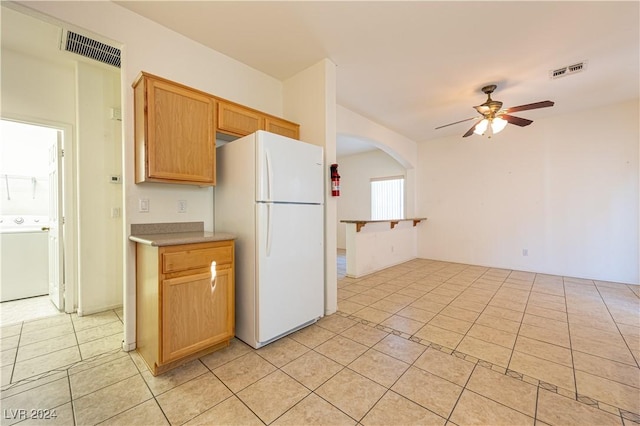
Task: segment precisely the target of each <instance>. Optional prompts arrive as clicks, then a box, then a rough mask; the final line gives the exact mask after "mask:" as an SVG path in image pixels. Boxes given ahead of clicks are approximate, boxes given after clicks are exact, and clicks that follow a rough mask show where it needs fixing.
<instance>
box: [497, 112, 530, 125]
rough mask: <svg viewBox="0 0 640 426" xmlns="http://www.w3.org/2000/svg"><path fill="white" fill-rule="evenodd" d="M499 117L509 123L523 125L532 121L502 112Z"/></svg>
mask: <svg viewBox="0 0 640 426" xmlns="http://www.w3.org/2000/svg"><path fill="white" fill-rule="evenodd" d="M500 118H504V119H505V120H507V121H508V122H509V123H511V124H515V125H516V126H520V127H524V126H528V125H529V124H531V123H533V120H528V119H526V118H520V117H514V116H513V115H507V114H502V115H501V116H500Z"/></svg>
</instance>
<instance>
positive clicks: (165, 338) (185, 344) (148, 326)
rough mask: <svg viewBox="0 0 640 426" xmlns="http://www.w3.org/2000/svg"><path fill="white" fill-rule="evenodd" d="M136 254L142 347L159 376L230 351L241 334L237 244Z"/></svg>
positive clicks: (139, 344)
mask: <svg viewBox="0 0 640 426" xmlns="http://www.w3.org/2000/svg"><path fill="white" fill-rule="evenodd" d="M136 254H137V283H136V284H137V303H136V304H137V321H136V325H137V333H136V334H137V336H136V343H137V345H136V346H137V350H138V353H140V355H141V356H142V358H143V359H144V360H145V362H146V363H147V366H148V367H149V369H150V370H151V372H152V373H153V374H154V375H156V374H160V373H162V372H164V371H166V370H169V369H171V368H174V367H176V366H178V365H181V364H183V363H185V362H187V361H189V360H191V359H194V358H197V357H200V356H202V355H204V354H206V353H209V352H212V351H214V350H217V349H221V348H223V347H226V346H228V345H229V341H230V340H231V338H233V336H234V334H235V322H234V319H235V312H234V306H235V297H234V296H235V286H234V241H233V240H230V241H216V242H211V243H198V244H183V245H175V246H166V247H154V246H148V245H144V244H138V245H137V251H136ZM213 262H215V263H213Z"/></svg>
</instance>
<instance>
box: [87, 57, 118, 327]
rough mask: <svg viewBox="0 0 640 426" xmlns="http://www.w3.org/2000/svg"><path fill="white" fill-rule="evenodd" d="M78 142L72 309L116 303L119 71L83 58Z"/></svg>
mask: <svg viewBox="0 0 640 426" xmlns="http://www.w3.org/2000/svg"><path fill="white" fill-rule="evenodd" d="M76 75H77V83H76V86H77V89H76V93H77V95H76V96H77V103H78V109H77V119H76V123H77V126H76V129H77V130H76V133H77V140H78V144H77V147H76V150H75V153H76V159H77V170H78V180H77V185H78V216H77V218H78V224H79V229H80V232H79V236H78V246H77V249H78V250H77V253H78V262H79V266H80V267H79V274H78V283H79V285H78V314H79V315H88V314H91V313H94V312H100V311H104V310H106V309H109V308H114V307H117V306H121V305H122V271H123V269H122V241H123V234H122V216H121V214H119V215H115V216H117V217H112V210H113V209H118V210H117V211H118V212H121V211H122V184H114V183H110V181H109V177H110V176H112V175H113V176H120V175H121V174H122V122H121V121H118V120H113V119H111V108H120V105H121V101H120V73H119V71H118V70H117V69H116V68H114V69H113V70H111V69H106V68H105V67H103V66H95V65H91V64H88V63H85V62H78V64H77V72H76Z"/></svg>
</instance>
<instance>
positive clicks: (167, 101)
mask: <svg viewBox="0 0 640 426" xmlns="http://www.w3.org/2000/svg"><path fill="white" fill-rule="evenodd" d="M147 83H148V86H147V112H146V113H147V114H148V115H147V120H148V122H147V132H148V133H147V135H146V137H147V140H146V143H147V148H146V149H147V155H148V158H147V161H148V164H147V168H148V178H149V180H150V181H153V180H154V179H158V180H160V181H177V182H176V183H196V184H198V183H200V184H203V185H206V184H209V185H212V184H215V176H216V173H215V155H216V139H215V123H214V119H215V100H214V98H213V97H211V96H207V95H206V94H203V93H201V92H197V91H192V90H189V89H188V88H186V87H184V86H180V85H173V84H171V83H169V82H165V81H161V80H155V79H152V78H149V79H148V80H147Z"/></svg>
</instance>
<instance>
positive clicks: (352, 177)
mask: <svg viewBox="0 0 640 426" xmlns="http://www.w3.org/2000/svg"><path fill="white" fill-rule="evenodd" d="M338 164H339V165H340V166H339V168H338V170H339V172H340V197H338V198H337V200H338V217H337V228H338V237H337V244H338V248H341V249H346V248H347V245H346V244H347V242H346V224H344V223H340V221H341V220H370V219H371V178H379V177H389V176H405V175H406V169H405V168H404V167H403V166H402V165H401V164H400V163H398V162H397V161H396V160H394V159H393V158H391V157H390V156H389V155H388V154H386V153H385V152H383V151H381V150H379V149H376V150H374V151H369V152H364V153H362V154H355V155H348V156H345V157H339V158H338Z"/></svg>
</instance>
